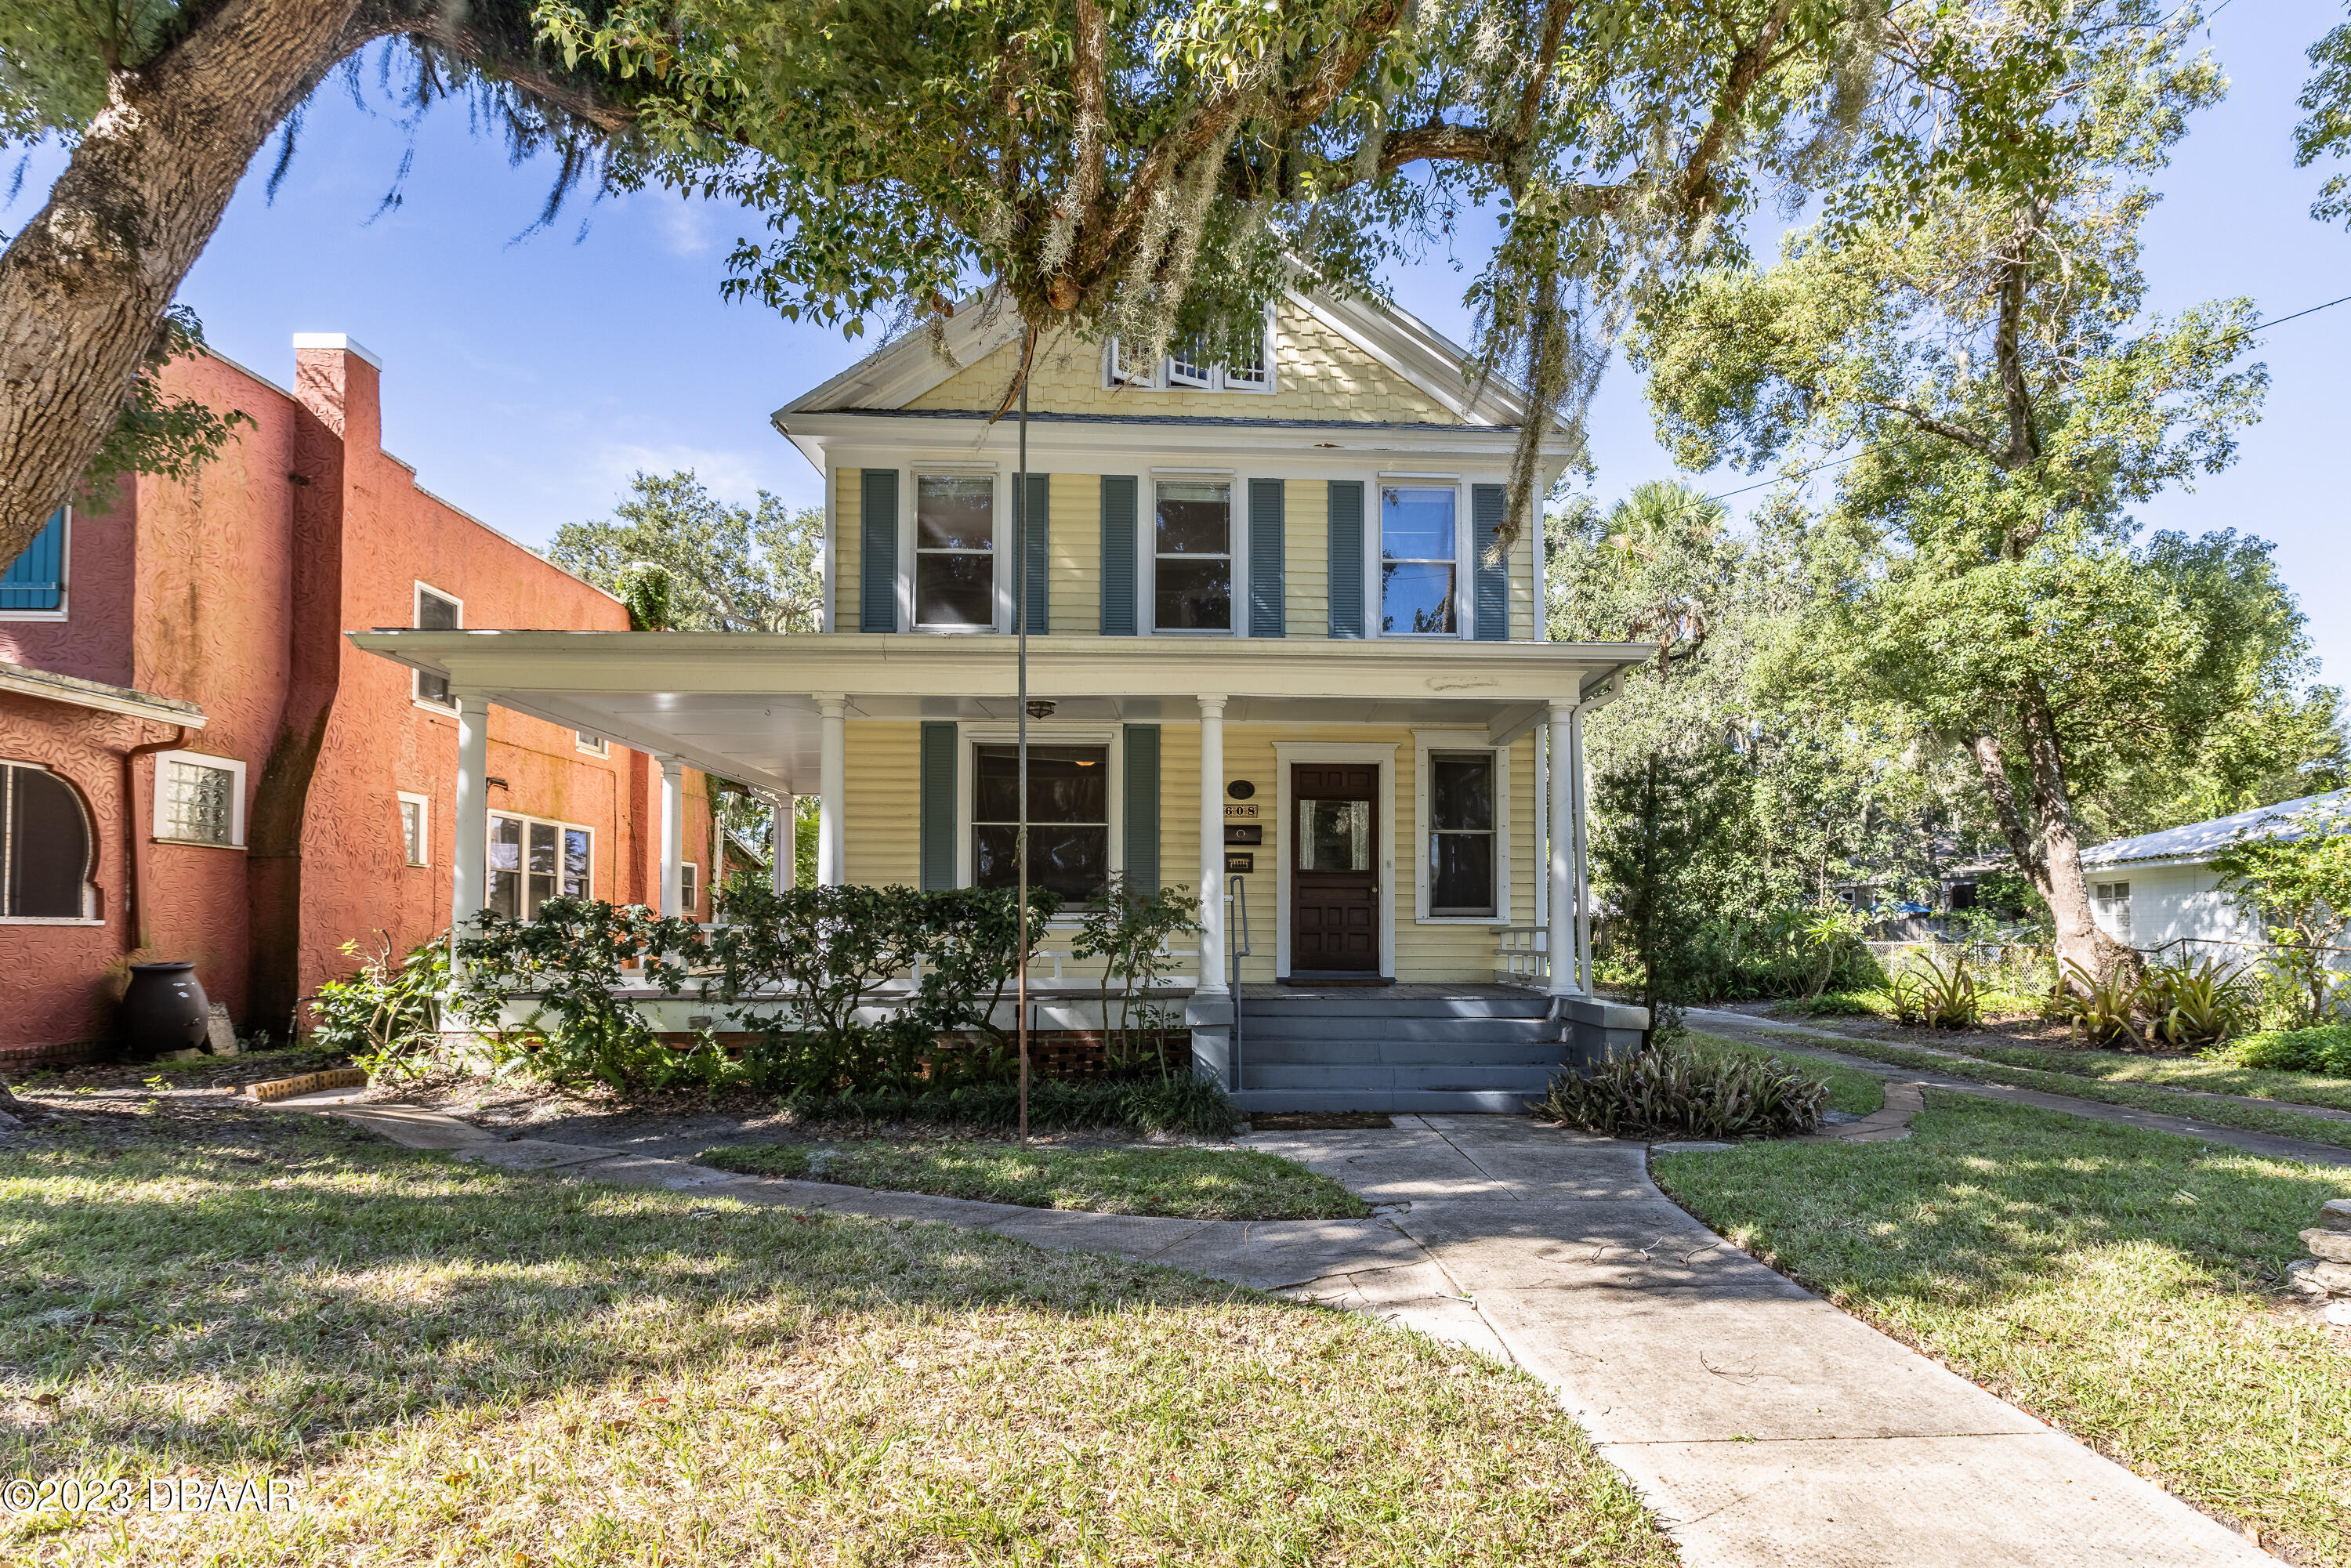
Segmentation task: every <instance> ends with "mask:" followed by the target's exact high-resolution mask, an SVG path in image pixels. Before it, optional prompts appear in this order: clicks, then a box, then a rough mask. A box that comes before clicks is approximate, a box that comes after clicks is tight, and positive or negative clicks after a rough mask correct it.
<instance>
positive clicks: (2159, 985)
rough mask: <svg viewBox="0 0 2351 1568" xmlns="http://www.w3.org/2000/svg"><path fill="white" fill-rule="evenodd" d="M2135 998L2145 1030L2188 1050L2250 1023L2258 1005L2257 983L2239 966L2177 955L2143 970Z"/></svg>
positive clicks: (2214, 1041) (2166, 1041) (2259, 993)
mask: <svg viewBox="0 0 2351 1568" xmlns="http://www.w3.org/2000/svg"><path fill="white" fill-rule="evenodd" d="M2140 1001H2141V1003H2142V1004H2143V1005H2144V1006H2145V1007H2146V1009H2147V1017H2148V1019H2149V1020H2150V1021H2149V1024H2148V1031H2147V1032H2148V1033H2150V1034H2151V1035H2153V1036H2155V1037H2156V1038H2157V1039H2158V1040H2163V1041H2164V1042H2165V1043H2167V1044H2168V1045H2172V1046H2175V1047H2179V1048H2181V1049H2194V1048H2197V1047H2200V1046H2208V1045H2217V1044H2219V1043H2220V1041H2221V1040H2226V1039H2228V1038H2229V1037H2230V1036H2231V1035H2232V1034H2235V1033H2237V1032H2238V1031H2239V1030H2242V1029H2243V1028H2244V1027H2245V1026H2246V1025H2247V1024H2248V1023H2249V1022H2251V1021H2252V1019H2253V1018H2254V1017H2255V1016H2257V1015H2258V1014H2259V1012H2260V1010H2261V988H2260V987H2259V985H2258V984H2257V983H2256V982H2255V981H2254V980H2253V979H2252V977H2250V976H2248V975H2247V974H2246V973H2245V970H2244V967H2242V966H2241V965H2234V964H2222V963H2220V961H2219V960H2217V959H2212V958H2206V959H2204V960H2202V961H2201V962H2199V963H2190V962H2189V960H2187V959H2185V958H2182V959H2180V960H2179V962H2177V963H2173V964H2161V965H2158V966H2156V967H2153V968H2150V969H2148V970H2147V980H2146V984H2145V987H2144V988H2143V989H2142V991H2141V992H2140Z"/></svg>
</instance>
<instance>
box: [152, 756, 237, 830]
mask: <svg viewBox="0 0 2351 1568" xmlns="http://www.w3.org/2000/svg"><path fill="white" fill-rule="evenodd" d="M159 782H160V783H161V785H162V819H163V831H162V834H161V835H160V836H161V837H163V838H167V839H177V840H179V841H181V842H183V843H191V844H234V843H235V842H236V770H235V769H234V768H225V767H214V766H213V765H211V764H208V763H203V762H190V761H187V760H184V759H181V758H174V759H172V760H171V761H167V762H165V763H164V764H163V777H162V779H161V780H160V781H159Z"/></svg>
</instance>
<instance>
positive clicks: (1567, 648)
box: [350, 629, 1656, 793]
mask: <svg viewBox="0 0 2351 1568" xmlns="http://www.w3.org/2000/svg"><path fill="white" fill-rule="evenodd" d="M350 639H351V642H352V643H353V644H354V645H356V646H358V647H360V648H362V649H365V650H367V651H368V652H370V653H375V654H378V655H380V656H381V657H383V658H387V659H390V660H392V661H393V662H395V663H397V664H405V665H408V666H409V667H411V668H413V669H418V670H423V671H426V672H428V673H430V674H437V675H442V676H444V677H445V678H446V679H447V680H448V682H449V684H450V685H451V686H453V687H456V688H461V689H471V690H475V691H479V692H481V693H482V694H483V695H485V696H486V697H487V699H488V700H489V701H491V702H493V703H495V704H496V705H497V706H501V707H505V708H510V709H512V710H514V711H516V712H518V713H526V714H529V715H531V716H534V717H537V718H542V719H546V720H548V721H549V722H550V723H553V724H559V725H562V726H564V727H568V728H572V729H580V730H585V731H587V732H588V733H589V734H590V735H601V736H604V737H608V738H610V739H611V740H615V741H618V742H620V743H621V744H622V745H623V746H630V747H636V748H637V749H639V750H641V751H650V752H657V753H666V754H668V755H671V756H674V757H677V758H682V759H683V760H684V761H685V762H687V763H688V764H690V765H692V766H694V767H695V768H703V769H705V770H706V771H709V772H714V773H717V774H720V775H722V776H724V777H726V778H731V779H740V780H742V781H743V782H744V783H747V784H754V785H762V786H765V787H768V788H769V789H785V790H791V791H793V792H796V793H806V792H810V790H812V789H813V788H814V786H815V783H816V779H817V769H818V758H819V746H820V710H819V707H818V698H819V697H820V696H824V697H833V696H839V697H842V698H845V699H846V702H847V712H848V714H849V716H852V717H856V718H869V719H871V718H881V719H920V718H933V719H969V720H980V721H1000V722H1004V723H1010V722H1012V721H1013V720H1014V719H1015V718H1016V717H1017V716H1018V715H1017V713H1016V702H1017V697H1016V691H1017V684H1016V676H1015V672H1014V664H1013V640H1012V639H1011V638H1009V637H1004V636H997V635H987V636H971V637H952V636H936V635H929V636H913V635H903V634H901V635H883V634H851V633H839V632H834V633H809V634H782V633H774V634H771V633H765V632H499V631H466V632H422V631H410V630H402V629H381V630H376V631H371V632H351V633H350ZM1655 653H1656V648H1655V647H1654V646H1653V645H1651V644H1648V643H1473V642H1459V643H1456V642H1434V641H1403V640H1397V641H1389V642H1383V641H1363V642H1356V641H1327V640H1324V639H1321V638H1311V639H1310V638H1298V639H1271V638H1262V639H1260V638H1252V639H1235V638H1218V639H1214V640H1210V639H1207V638H1179V637H1137V638H1129V637H1031V638H1030V639H1029V695H1030V696H1031V698H1049V699H1050V700H1052V701H1053V702H1054V703H1055V704H1057V711H1056V714H1055V718H1056V720H1057V721H1058V722H1061V723H1081V724H1082V723H1095V724H1105V723H1116V722H1128V721H1131V722H1137V723H1145V724H1148V723H1155V722H1163V721H1164V722H1166V723H1171V724H1193V723H1197V722H1198V720H1199V708H1198V707H1197V706H1196V701H1195V699H1196V698H1197V697H1199V696H1201V695H1216V696H1221V697H1224V698H1225V699H1226V702H1227V706H1226V707H1225V713H1224V716H1225V718H1226V720H1227V721H1228V723H1234V724H1265V723H1283V724H1384V725H1416V724H1419V725H1481V726H1484V727H1486V729H1487V731H1488V734H1489V738H1490V739H1491V740H1492V741H1493V742H1494V743H1495V744H1498V745H1499V744H1503V743H1506V742H1507V741H1509V740H1512V739H1515V738H1516V737H1519V736H1520V735H1523V734H1525V733H1526V732H1527V730H1528V729H1530V728H1531V727H1533V726H1534V725H1535V724H1537V723H1539V722H1540V721H1541V719H1542V717H1543V716H1544V715H1545V713H1546V712H1547V711H1548V710H1549V708H1550V706H1551V705H1552V704H1553V703H1574V702H1580V703H1583V704H1585V705H1587V706H1596V705H1597V704H1599V703H1601V702H1604V701H1605V700H1607V698H1608V697H1609V696H1611V695H1614V684H1613V683H1614V679H1615V677H1616V676H1617V674H1619V673H1620V672H1622V671H1624V670H1625V669H1628V668H1631V667H1632V666H1634V665H1636V664H1642V663H1644V662H1645V661H1646V660H1647V659H1649V658H1650V657H1652V656H1654V655H1655Z"/></svg>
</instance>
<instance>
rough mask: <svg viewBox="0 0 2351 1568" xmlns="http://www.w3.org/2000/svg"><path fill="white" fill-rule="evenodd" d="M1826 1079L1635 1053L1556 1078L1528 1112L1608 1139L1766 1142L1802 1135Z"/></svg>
mask: <svg viewBox="0 0 2351 1568" xmlns="http://www.w3.org/2000/svg"><path fill="white" fill-rule="evenodd" d="M1828 1094H1829V1085H1828V1081H1827V1080H1826V1079H1824V1078H1823V1079H1807V1078H1805V1077H1803V1076H1802V1074H1800V1073H1798V1072H1797V1071H1795V1070H1794V1069H1793V1068H1792V1067H1790V1066H1789V1065H1788V1064H1787V1063H1786V1062H1785V1061H1782V1060H1781V1059H1780V1058H1778V1057H1776V1056H1750V1055H1746V1054H1744V1053H1740V1054H1735V1055H1724V1056H1714V1055H1706V1056H1701V1055H1698V1054H1697V1053H1695V1052H1692V1051H1661V1050H1656V1049H1654V1048H1653V1049H1651V1050H1648V1051H1636V1052H1635V1053H1634V1054H1633V1055H1630V1056H1625V1057H1619V1058H1618V1059H1617V1060H1615V1061H1611V1062H1608V1063H1606V1064H1605V1065H1604V1066H1602V1067H1599V1068H1597V1069H1595V1070H1593V1071H1592V1072H1590V1073H1588V1074H1582V1075H1579V1074H1577V1073H1573V1072H1568V1073H1563V1074H1562V1075H1561V1076H1560V1077H1557V1078H1554V1079H1552V1084H1551V1092H1549V1093H1548V1094H1546V1095H1544V1096H1543V1098H1542V1099H1541V1100H1538V1101H1534V1102H1532V1103H1530V1104H1529V1106H1528V1109H1530V1110H1531V1111H1532V1112H1534V1113H1535V1114H1536V1115H1537V1116H1539V1117H1541V1118H1543V1119H1545V1120H1547V1121H1551V1122H1556V1123H1558V1124H1561V1125H1562V1126H1568V1127H1581V1128H1583V1130H1584V1131H1586V1132H1590V1133H1605V1134H1609V1135H1611V1136H1613V1137H1625V1136H1633V1135H1637V1136H1646V1137H1666V1136H1673V1137H1683V1136H1687V1137H1707V1138H1741V1137H1750V1138H1768V1137H1784V1136H1788V1135H1790V1134H1797V1133H1809V1132H1812V1131H1813V1130H1815V1129H1816V1128H1818V1127H1819V1126H1820V1124H1821V1121H1822V1118H1823V1113H1825V1112H1826V1111H1827V1109H1828Z"/></svg>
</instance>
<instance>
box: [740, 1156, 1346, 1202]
mask: <svg viewBox="0 0 2351 1568" xmlns="http://www.w3.org/2000/svg"><path fill="white" fill-rule="evenodd" d="M700 1158H701V1160H702V1161H703V1163H704V1164H705V1165H713V1166H717V1167H718V1168H719V1169H720V1170H727V1171H741V1172H743V1173H744V1174H746V1175H747V1176H797V1177H800V1178H803V1179H806V1180H811V1181H831V1182H842V1183H846V1184H847V1185H849V1186H871V1187H880V1188H882V1189H883V1191H885V1192H922V1193H929V1194H931V1195H932V1196H934V1197H972V1198H981V1199H985V1200H986V1201H987V1202H990V1203H1019V1204H1026V1205H1028V1206H1029V1207H1031V1208H1075V1209H1089V1210H1092V1212H1094V1213H1096V1214H1165V1215H1175V1216H1176V1217H1178V1218H1185V1219H1350V1218H1357V1217H1360V1216H1362V1215H1366V1214H1369V1213H1370V1212H1371V1206H1370V1205H1368V1204H1366V1203H1365V1202H1364V1200H1363V1199H1362V1198H1359V1197H1356V1196H1355V1195H1354V1194H1353V1193H1351V1192H1349V1191H1348V1190H1347V1189H1346V1188H1345V1187H1343V1186H1340V1185H1339V1184H1338V1183H1337V1182H1335V1181H1332V1179H1331V1178H1330V1177H1329V1176H1317V1175H1316V1174H1315V1173H1314V1172H1312V1171H1310V1170H1308V1169H1307V1168H1306V1167H1305V1166H1301V1165H1299V1164H1298V1163H1297V1162H1295V1161H1293V1160H1286V1159H1283V1158H1282V1157H1281V1156H1280V1155H1270V1154H1266V1153H1264V1152H1263V1151H1262V1150H1258V1149H1189V1148H1168V1149H1136V1148H1078V1149H1070V1148H1053V1147H1049V1146H1048V1147H1040V1146H1038V1145H1029V1146H1027V1147H1023V1146H1022V1145H1019V1144H998V1143H954V1144H944V1143H880V1142H876V1143H854V1144H829V1145H819V1144H743V1145H735V1146H732V1147H726V1148H716V1149H705V1150H704V1151H703V1153H702V1155H700Z"/></svg>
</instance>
